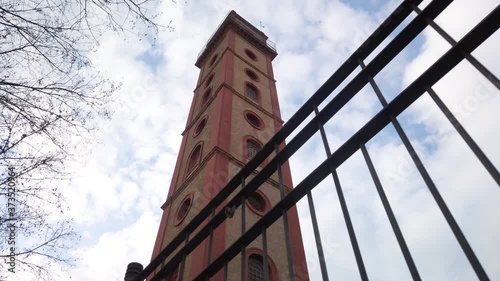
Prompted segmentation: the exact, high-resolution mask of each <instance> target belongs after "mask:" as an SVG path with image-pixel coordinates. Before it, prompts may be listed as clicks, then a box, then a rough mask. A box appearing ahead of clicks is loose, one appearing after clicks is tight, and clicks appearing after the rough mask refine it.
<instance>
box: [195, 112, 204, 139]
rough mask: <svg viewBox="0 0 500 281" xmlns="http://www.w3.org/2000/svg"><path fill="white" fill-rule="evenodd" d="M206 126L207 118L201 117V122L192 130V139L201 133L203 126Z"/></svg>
mask: <svg viewBox="0 0 500 281" xmlns="http://www.w3.org/2000/svg"><path fill="white" fill-rule="evenodd" d="M206 124H207V117H203V119H201V121H200V122H199V123H198V125H196V128H195V129H194V135H193V137H196V136H197V135H199V134H200V133H201V131H203V128H205V125H206Z"/></svg>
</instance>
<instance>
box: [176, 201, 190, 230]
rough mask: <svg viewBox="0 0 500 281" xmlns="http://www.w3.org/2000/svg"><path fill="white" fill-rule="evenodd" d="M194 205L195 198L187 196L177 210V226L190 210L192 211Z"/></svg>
mask: <svg viewBox="0 0 500 281" xmlns="http://www.w3.org/2000/svg"><path fill="white" fill-rule="evenodd" d="M192 203H193V198H192V196H191V194H190V195H188V196H186V198H185V199H184V201H182V203H181V205H180V206H179V208H178V209H177V213H176V214H175V225H179V224H180V223H181V222H182V221H183V220H184V219H185V218H186V216H187V214H188V213H189V209H191V205H192Z"/></svg>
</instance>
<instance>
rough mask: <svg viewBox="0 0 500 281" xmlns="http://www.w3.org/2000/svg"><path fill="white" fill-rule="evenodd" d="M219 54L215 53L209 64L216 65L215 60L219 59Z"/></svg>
mask: <svg viewBox="0 0 500 281" xmlns="http://www.w3.org/2000/svg"><path fill="white" fill-rule="evenodd" d="M217 56H218V55H217V54H215V56H213V57H212V60H211V61H210V64H209V67H210V66H212V65H214V63H215V61H216V60H217Z"/></svg>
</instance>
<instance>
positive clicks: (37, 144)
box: [0, 0, 171, 280]
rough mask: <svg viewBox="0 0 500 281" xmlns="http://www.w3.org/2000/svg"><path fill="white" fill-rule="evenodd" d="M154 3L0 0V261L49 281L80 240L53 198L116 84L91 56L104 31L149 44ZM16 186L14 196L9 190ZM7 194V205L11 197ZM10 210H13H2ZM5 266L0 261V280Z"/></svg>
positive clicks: (133, 0)
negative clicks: (11, 261) (10, 261)
mask: <svg viewBox="0 0 500 281" xmlns="http://www.w3.org/2000/svg"><path fill="white" fill-rule="evenodd" d="M158 4H159V3H158V1H157V0H0V239H1V240H0V257H1V258H3V259H5V260H7V261H8V259H9V258H10V257H9V255H11V251H10V250H11V247H12V245H11V244H10V243H9V242H10V240H9V237H10V238H12V237H11V236H9V235H12V233H11V230H9V227H8V226H9V225H12V224H14V225H15V234H16V241H15V242H16V244H15V251H14V254H15V256H16V257H15V259H16V268H15V270H16V271H21V270H29V271H31V272H32V273H34V274H35V276H36V278H37V280H45V279H46V280H50V279H51V278H52V277H51V272H50V270H49V266H50V264H51V263H54V262H55V263H63V264H67V263H69V264H71V263H72V262H73V257H72V256H71V255H70V254H68V253H69V251H68V249H71V247H72V246H73V245H74V243H75V240H78V234H77V233H76V232H75V230H74V229H73V227H72V222H71V220H70V219H67V218H65V214H64V212H66V211H67V206H66V205H65V202H64V199H63V198H62V197H61V188H71V187H70V186H65V185H64V184H62V181H63V180H65V179H68V176H69V174H68V171H67V169H66V168H65V164H66V163H67V161H68V160H70V159H71V158H72V157H75V156H81V155H78V153H76V151H78V150H77V149H76V148H77V147H78V145H83V144H84V142H85V140H89V138H91V137H92V132H94V131H95V130H97V129H98V128H97V127H96V126H95V125H94V124H96V122H95V121H96V120H98V119H100V118H109V117H110V112H109V107H108V104H109V102H110V101H111V100H112V94H113V93H114V92H115V91H116V90H117V89H118V88H119V86H120V85H117V84H115V83H113V82H112V81H110V80H107V79H106V78H104V77H103V76H102V75H101V74H100V73H99V72H98V70H96V69H95V68H94V67H93V65H92V63H91V59H90V56H91V54H92V52H93V51H94V50H95V49H96V47H97V46H98V44H99V40H100V38H101V36H102V34H103V33H104V32H109V31H112V32H119V33H122V34H125V35H126V36H140V37H143V38H146V39H147V40H152V41H154V40H155V38H154V37H155V36H156V35H157V34H158V30H159V29H160V30H162V29H163V28H165V29H167V30H170V31H171V28H170V27H169V26H161V25H158V24H157V23H156V19H157V17H158V16H159V14H158V13H156V12H155V11H156V6H157V5H158ZM9 185H10V186H14V187H15V192H14V193H13V192H12V191H13V190H12V189H11V190H9ZM11 198H14V199H11ZM9 206H11V207H13V208H14V209H9V208H8V207H9ZM8 266H9V265H8V264H6V263H5V262H4V261H0V269H1V270H2V272H0V279H3V278H2V277H3V276H5V272H6V270H7V269H8Z"/></svg>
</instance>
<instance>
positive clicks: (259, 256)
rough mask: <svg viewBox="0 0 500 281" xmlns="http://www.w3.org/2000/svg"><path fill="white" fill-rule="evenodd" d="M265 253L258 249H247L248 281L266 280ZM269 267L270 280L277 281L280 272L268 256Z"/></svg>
mask: <svg viewBox="0 0 500 281" xmlns="http://www.w3.org/2000/svg"><path fill="white" fill-rule="evenodd" d="M263 254H264V253H263V252H262V250H260V249H257V248H250V249H247V274H246V275H247V280H246V281H263V280H265V278H264V256H263ZM267 265H268V269H269V270H268V272H269V280H270V281H277V280H279V278H278V271H277V270H276V265H275V264H274V262H273V260H272V258H271V257H270V256H269V255H268V256H267Z"/></svg>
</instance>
